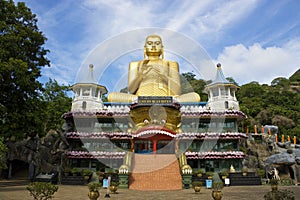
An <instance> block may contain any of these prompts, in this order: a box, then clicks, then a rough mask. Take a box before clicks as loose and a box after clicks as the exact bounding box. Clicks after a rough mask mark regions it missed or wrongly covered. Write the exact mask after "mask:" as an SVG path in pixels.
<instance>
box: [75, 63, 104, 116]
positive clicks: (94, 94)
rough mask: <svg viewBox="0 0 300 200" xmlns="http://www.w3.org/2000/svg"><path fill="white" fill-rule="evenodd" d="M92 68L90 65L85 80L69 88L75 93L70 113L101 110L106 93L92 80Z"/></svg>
mask: <svg viewBox="0 0 300 200" xmlns="http://www.w3.org/2000/svg"><path fill="white" fill-rule="evenodd" d="M93 68H94V66H93V65H92V64H90V65H89V73H88V76H87V77H86V79H84V80H81V81H80V82H79V83H76V84H74V85H73V86H72V87H71V88H72V90H73V92H74V93H75V96H74V98H73V101H72V108H71V111H95V110H99V109H102V108H103V102H102V97H103V95H104V94H106V93H107V89H106V87H105V86H102V85H98V84H97V82H96V81H95V80H94V77H93Z"/></svg>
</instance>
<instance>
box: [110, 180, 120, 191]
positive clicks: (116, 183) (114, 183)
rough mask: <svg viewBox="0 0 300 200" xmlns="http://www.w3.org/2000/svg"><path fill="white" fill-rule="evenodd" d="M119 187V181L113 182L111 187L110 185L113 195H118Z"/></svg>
mask: <svg viewBox="0 0 300 200" xmlns="http://www.w3.org/2000/svg"><path fill="white" fill-rule="evenodd" d="M118 186H119V182H117V181H111V182H110V185H109V190H110V191H111V192H112V193H117V190H118Z"/></svg>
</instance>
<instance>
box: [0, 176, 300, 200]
mask: <svg viewBox="0 0 300 200" xmlns="http://www.w3.org/2000/svg"><path fill="white" fill-rule="evenodd" d="M28 184H29V182H28V181H26V180H0V199H1V200H2V199H3V200H33V197H31V196H30V194H29V192H28V191H27V190H26V186H27V185H28ZM58 186H59V189H58V192H57V193H55V195H54V200H55V199H56V200H89V198H88V196H87V194H88V188H87V186H78V185H58ZM279 189H280V190H282V189H289V190H291V191H293V192H294V193H295V197H296V199H298V200H300V186H279ZM270 190H271V187H270V186H268V185H262V186H230V187H225V188H224V189H223V198H222V200H248V199H255V200H263V199H264V198H263V196H264V194H266V193H267V192H268V191H270ZM100 192H101V195H100V198H98V200H100V199H107V198H104V195H105V194H106V189H101V190H100ZM110 199H112V200H117V199H122V200H131V199H134V200H139V199H141V200H148V199H149V200H165V199H172V200H185V199H189V200H190V199H191V200H194V199H195V200H196V199H202V200H211V199H212V197H211V189H206V188H205V187H202V188H201V192H200V193H199V194H196V193H195V192H194V190H193V189H183V190H176V191H157V192H156V191H155V192H153V191H136V190H128V189H119V190H118V194H110Z"/></svg>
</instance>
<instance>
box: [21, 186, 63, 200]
mask: <svg viewBox="0 0 300 200" xmlns="http://www.w3.org/2000/svg"><path fill="white" fill-rule="evenodd" d="M26 189H27V190H28V191H29V192H30V195H31V196H33V198H34V200H47V199H52V198H53V195H54V193H55V192H57V190H58V186H56V185H53V184H51V183H45V182H33V183H30V184H29V185H28V186H27V187H26Z"/></svg>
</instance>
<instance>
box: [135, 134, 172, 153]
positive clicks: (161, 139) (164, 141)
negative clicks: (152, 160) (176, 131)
mask: <svg viewBox="0 0 300 200" xmlns="http://www.w3.org/2000/svg"><path fill="white" fill-rule="evenodd" d="M134 152H135V153H141V154H174V153H175V140H173V138H172V137H170V136H167V135H154V136H152V137H149V138H147V139H146V138H137V139H135V140H134Z"/></svg>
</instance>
